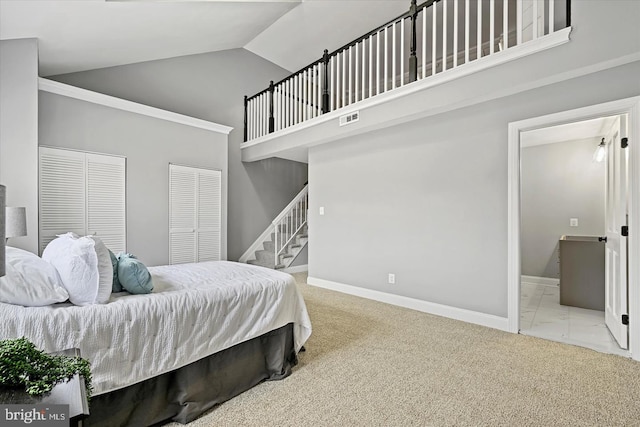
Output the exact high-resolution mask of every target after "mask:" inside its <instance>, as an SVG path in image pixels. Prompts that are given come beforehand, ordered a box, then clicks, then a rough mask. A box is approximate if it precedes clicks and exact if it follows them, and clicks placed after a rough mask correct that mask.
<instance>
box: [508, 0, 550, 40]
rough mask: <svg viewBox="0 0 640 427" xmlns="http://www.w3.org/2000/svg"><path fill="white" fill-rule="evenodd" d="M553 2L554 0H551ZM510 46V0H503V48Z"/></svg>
mask: <svg viewBox="0 0 640 427" xmlns="http://www.w3.org/2000/svg"><path fill="white" fill-rule="evenodd" d="M549 1H551V2H553V0H549ZM508 47H509V0H502V50H506V49H507V48H508Z"/></svg>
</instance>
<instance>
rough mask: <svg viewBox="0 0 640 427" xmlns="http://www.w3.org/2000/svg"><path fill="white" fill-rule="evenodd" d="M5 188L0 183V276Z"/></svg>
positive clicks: (2, 266) (2, 269) (2, 274)
mask: <svg viewBox="0 0 640 427" xmlns="http://www.w3.org/2000/svg"><path fill="white" fill-rule="evenodd" d="M5 195H6V188H5V186H4V185H0V277H2V276H4V245H5V240H4V203H5Z"/></svg>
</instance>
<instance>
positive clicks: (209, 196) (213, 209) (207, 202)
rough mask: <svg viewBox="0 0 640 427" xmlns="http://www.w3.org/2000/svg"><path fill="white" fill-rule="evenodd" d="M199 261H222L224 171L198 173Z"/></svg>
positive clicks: (197, 236)
mask: <svg viewBox="0 0 640 427" xmlns="http://www.w3.org/2000/svg"><path fill="white" fill-rule="evenodd" d="M197 193H198V229H197V235H196V239H197V241H198V262H201V261H220V228H221V227H220V224H221V211H222V173H221V172H220V171H210V170H203V171H200V172H199V173H198V191H197Z"/></svg>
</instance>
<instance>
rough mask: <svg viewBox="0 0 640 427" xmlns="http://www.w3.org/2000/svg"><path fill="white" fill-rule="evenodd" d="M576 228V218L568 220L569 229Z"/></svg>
mask: <svg viewBox="0 0 640 427" xmlns="http://www.w3.org/2000/svg"><path fill="white" fill-rule="evenodd" d="M577 226H578V218H571V219H569V227H577Z"/></svg>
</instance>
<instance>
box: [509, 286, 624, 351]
mask: <svg viewBox="0 0 640 427" xmlns="http://www.w3.org/2000/svg"><path fill="white" fill-rule="evenodd" d="M520 333H521V334H524V335H532V336H535V337H539V338H545V339H548V340H552V341H559V342H563V343H567V344H573V345H578V346H581V347H587V348H591V349H593V350H596V351H600V352H603V353H612V354H619V355H621V356H627V357H628V356H629V353H628V351H626V350H622V349H621V348H620V347H619V346H618V344H617V342H616V341H615V339H614V338H613V336H612V335H611V334H610V333H609V330H608V329H607V327H606V326H605V324H604V311H597V310H587V309H584V308H578V307H569V306H566V305H560V288H559V287H558V286H549V285H540V284H534V283H524V282H523V283H522V285H521V287H520Z"/></svg>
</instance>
